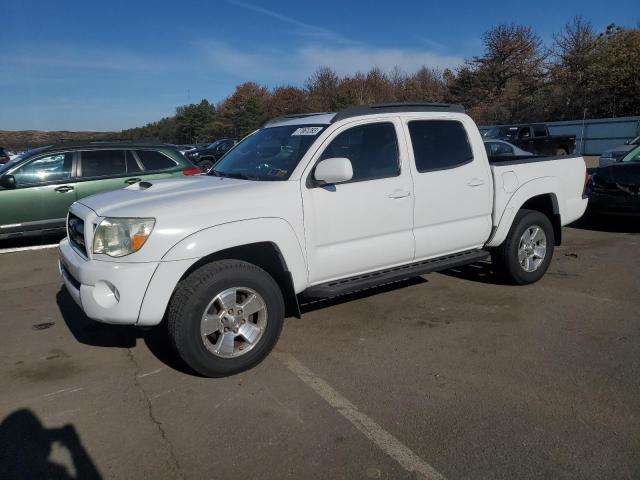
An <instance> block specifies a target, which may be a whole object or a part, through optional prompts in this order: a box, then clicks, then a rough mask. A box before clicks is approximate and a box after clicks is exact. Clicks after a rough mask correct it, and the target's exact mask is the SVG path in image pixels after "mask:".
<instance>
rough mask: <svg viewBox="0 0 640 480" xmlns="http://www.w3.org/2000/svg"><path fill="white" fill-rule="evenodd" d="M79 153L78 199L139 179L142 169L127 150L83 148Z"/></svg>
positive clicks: (129, 183) (123, 185) (124, 185)
mask: <svg viewBox="0 0 640 480" xmlns="http://www.w3.org/2000/svg"><path fill="white" fill-rule="evenodd" d="M79 155H80V163H79V169H78V176H79V182H78V184H77V190H78V198H79V199H80V198H84V197H88V196H89V195H95V194H97V193H102V192H108V191H110V190H117V189H118V188H124V187H127V186H129V185H131V184H132V183H135V182H139V181H140V172H141V170H142V169H141V168H140V166H139V165H138V164H137V161H136V160H135V158H134V157H133V156H132V154H131V152H130V151H129V150H124V149H113V150H85V151H82V152H79Z"/></svg>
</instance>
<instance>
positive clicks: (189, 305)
mask: <svg viewBox="0 0 640 480" xmlns="http://www.w3.org/2000/svg"><path fill="white" fill-rule="evenodd" d="M283 323H284V300H283V298H282V292H281V291H280V287H279V286H278V284H277V283H276V282H275V280H274V279H273V278H272V277H271V275H269V274H268V273H267V272H265V271H264V270H262V269H261V268H259V267H257V266H255V265H252V264H250V263H247V262H243V261H240V260H221V261H217V262H213V263H209V264H207V265H204V266H202V267H200V268H199V269H198V270H196V271H194V272H193V273H192V274H191V275H189V276H188V277H187V278H185V279H184V280H182V281H181V282H180V284H179V285H178V288H177V290H176V292H175V294H174V295H173V298H172V299H171V302H170V304H169V309H168V315H167V326H168V330H169V336H170V338H171V341H172V343H173V346H174V348H175V349H176V351H177V352H178V354H179V355H180V357H182V359H183V360H184V361H185V362H186V363H187V364H188V365H189V366H190V367H191V368H193V369H194V370H195V371H196V372H198V373H200V374H202V375H205V376H207V377H221V376H227V375H232V374H234V373H238V372H241V371H243V370H246V369H248V368H250V367H252V366H254V365H256V364H257V363H259V362H260V361H261V360H262V359H263V358H264V357H265V356H267V354H268V353H269V352H270V351H271V349H272V348H273V347H274V346H275V344H276V342H277V340H278V337H279V336H280V332H281V331H282V325H283Z"/></svg>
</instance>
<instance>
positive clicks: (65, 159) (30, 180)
mask: <svg viewBox="0 0 640 480" xmlns="http://www.w3.org/2000/svg"><path fill="white" fill-rule="evenodd" d="M73 172H74V153H73V152H57V153H50V154H46V155H42V156H40V157H37V158H34V159H32V160H29V161H27V162H26V163H24V164H22V165H20V166H19V167H17V168H15V169H12V170H11V171H10V172H9V173H10V174H11V175H13V176H14V177H15V180H16V188H14V189H5V190H0V206H1V211H0V234H3V233H10V232H15V231H21V232H23V231H29V230H42V229H48V228H58V227H63V226H64V222H65V218H66V215H67V211H68V210H69V206H70V205H71V204H72V203H73V202H75V200H76V193H77V192H76V188H75V180H74V178H73V177H74V174H73Z"/></svg>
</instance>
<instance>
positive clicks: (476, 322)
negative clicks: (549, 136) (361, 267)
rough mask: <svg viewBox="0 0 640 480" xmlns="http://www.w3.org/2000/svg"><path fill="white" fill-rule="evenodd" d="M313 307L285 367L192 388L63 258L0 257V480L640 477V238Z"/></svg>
mask: <svg viewBox="0 0 640 480" xmlns="http://www.w3.org/2000/svg"><path fill="white" fill-rule="evenodd" d="M638 223H639V222H637V220H630V219H620V220H616V221H607V222H605V221H600V220H597V221H596V220H589V219H588V220H586V221H582V222H581V223H580V224H579V225H577V226H572V227H571V228H566V229H565V230H564V244H563V246H562V247H560V248H558V249H557V250H556V253H555V257H554V260H553V262H552V264H551V267H550V270H549V272H548V274H547V275H546V276H545V277H544V278H543V279H542V280H541V281H540V282H539V283H537V284H534V285H531V286H527V287H514V286H508V285H502V284H500V282H499V281H498V280H497V279H496V278H495V277H494V276H493V274H492V272H491V268H490V264H485V263H481V264H475V265H471V266H468V267H464V268H460V269H456V270H453V271H447V272H444V273H441V274H431V275H428V276H424V277H419V278H417V279H413V280H410V281H406V282H401V283H398V284H393V285H389V286H386V287H382V288H379V289H376V290H373V291H368V292H364V293H359V294H354V295H350V296H347V297H341V298H339V299H334V300H330V301H324V302H318V303H313V304H307V305H306V306H305V314H304V315H303V318H302V319H301V320H298V319H293V318H292V319H288V320H287V321H286V324H285V328H284V331H283V334H282V337H281V339H280V341H279V343H278V345H277V347H276V350H275V352H274V354H272V355H270V356H269V357H268V358H267V359H266V360H265V361H264V362H263V363H262V364H260V365H259V366H257V367H256V368H254V369H252V370H250V371H248V372H245V373H243V374H240V375H236V376H233V377H229V378H222V379H208V378H201V377H198V376H196V375H195V374H194V373H193V372H191V371H189V370H188V368H187V367H185V366H184V365H183V364H181V363H180V361H179V360H178V359H177V357H176V356H175V355H174V354H173V353H172V351H171V349H170V348H169V346H168V343H167V340H166V338H165V336H164V335H163V332H162V330H161V329H155V330H147V331H143V330H139V329H136V328H130V327H113V326H107V325H101V324H97V323H94V322H92V321H90V320H88V319H87V318H85V317H84V316H83V314H82V313H81V311H80V310H79V309H78V308H77V307H76V306H75V305H74V303H73V301H72V300H71V298H70V297H69V296H68V294H67V293H66V292H65V291H64V288H63V287H62V286H61V282H60V280H59V278H58V272H57V265H56V258H57V252H56V250H55V249H44V250H35V251H21V252H15V253H7V254H2V255H0V262H1V268H0V298H1V301H0V325H1V326H2V335H0V390H1V391H2V395H1V396H0V422H1V423H0V452H2V454H0V455H2V460H1V464H0V477H6V478H15V477H16V476H19V477H21V478H25V477H30V476H32V477H44V476H47V475H48V476H56V475H58V476H57V477H56V478H65V475H68V476H70V477H71V478H74V477H75V476H77V477H78V478H92V477H94V478H95V477H102V478H154V479H161V478H211V479H228V478H241V477H242V478H269V479H271V478H273V479H283V478H305V479H314V478H317V479H327V478H330V479H337V478H363V479H366V478H389V479H402V478H409V479H411V478H447V479H479V478H496V479H514V478H541V479H542V478H544V479H548V478H554V479H564V478H580V479H596V478H598V479H614V478H616V479H619V478H629V479H633V478H640V316H639V310H640V308H639V307H640V234H639V232H640V228H639V224H638Z"/></svg>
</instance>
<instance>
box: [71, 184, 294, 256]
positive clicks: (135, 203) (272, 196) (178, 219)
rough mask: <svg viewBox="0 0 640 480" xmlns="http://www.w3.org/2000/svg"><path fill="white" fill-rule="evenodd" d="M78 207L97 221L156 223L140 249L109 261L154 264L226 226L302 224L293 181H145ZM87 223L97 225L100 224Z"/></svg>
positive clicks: (92, 199) (97, 197)
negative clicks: (275, 221) (194, 237)
mask: <svg viewBox="0 0 640 480" xmlns="http://www.w3.org/2000/svg"><path fill="white" fill-rule="evenodd" d="M77 203H79V204H82V205H84V206H86V207H88V208H90V209H91V210H93V211H94V212H95V213H96V214H97V215H98V216H99V217H125V218H127V217H128V218H131V217H133V218H154V219H155V226H154V229H153V232H152V234H151V236H150V237H149V240H148V241H147V243H146V244H145V246H144V248H142V249H140V251H139V252H137V253H135V254H133V255H131V256H126V257H122V259H109V260H110V261H127V262H128V261H136V262H142V261H156V260H158V252H161V253H162V254H164V253H165V252H167V251H169V249H170V248H171V247H172V246H174V245H176V244H177V243H178V242H180V241H182V240H184V239H185V238H187V237H189V236H190V235H191V234H193V233H195V232H198V231H201V230H205V229H207V228H211V227H215V226H216V225H221V224H224V223H231V222H237V221H242V220H247V219H255V218H273V217H278V218H282V219H284V220H286V221H287V222H289V223H290V224H299V223H301V222H302V200H301V197H300V182H297V181H273V182H270V181H250V180H240V179H233V178H223V177H214V176H207V175H200V176H195V177H185V178H178V179H167V180H149V181H143V182H139V183H137V184H134V185H131V186H130V187H127V188H124V189H121V190H114V191H111V192H107V193H102V194H99V195H94V196H91V197H86V198H83V199H81V200H80V201H78V202H77ZM71 208H72V209H73V208H74V207H73V206H72V207H71ZM91 221H92V222H94V223H95V224H97V223H98V219H91Z"/></svg>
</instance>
